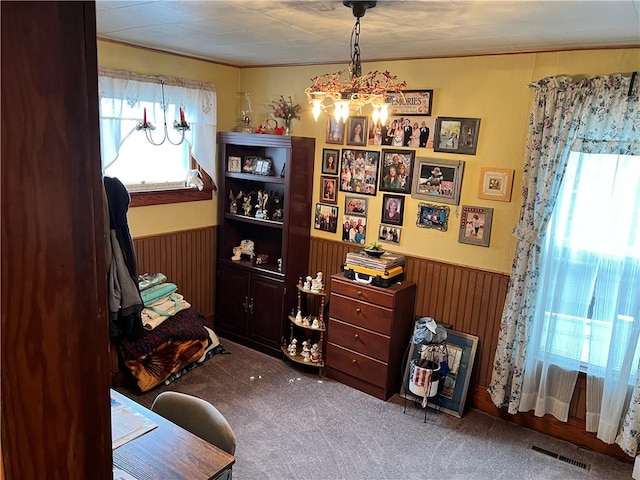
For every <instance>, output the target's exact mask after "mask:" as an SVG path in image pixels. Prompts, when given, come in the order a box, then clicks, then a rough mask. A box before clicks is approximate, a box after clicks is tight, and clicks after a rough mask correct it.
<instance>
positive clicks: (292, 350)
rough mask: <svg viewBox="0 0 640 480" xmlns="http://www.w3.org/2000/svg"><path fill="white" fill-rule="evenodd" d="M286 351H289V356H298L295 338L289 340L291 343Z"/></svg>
mask: <svg viewBox="0 0 640 480" xmlns="http://www.w3.org/2000/svg"><path fill="white" fill-rule="evenodd" d="M287 350H288V351H289V355H290V356H292V357H295V356H296V355H297V354H298V340H296V339H295V338H294V339H293V340H291V343H290V344H289V346H288V347H287Z"/></svg>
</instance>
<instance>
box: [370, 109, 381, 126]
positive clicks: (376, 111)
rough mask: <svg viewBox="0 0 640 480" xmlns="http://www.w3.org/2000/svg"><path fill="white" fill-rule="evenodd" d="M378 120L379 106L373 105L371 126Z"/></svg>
mask: <svg viewBox="0 0 640 480" xmlns="http://www.w3.org/2000/svg"><path fill="white" fill-rule="evenodd" d="M379 119H380V106H379V105H373V112H372V113H371V120H373V124H374V125H377V124H378V120H379Z"/></svg>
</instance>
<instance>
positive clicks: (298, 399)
mask: <svg viewBox="0 0 640 480" xmlns="http://www.w3.org/2000/svg"><path fill="white" fill-rule="evenodd" d="M220 341H221V343H222V345H223V347H224V348H225V349H226V350H227V351H228V352H229V353H230V354H229V355H223V354H220V355H216V356H214V357H213V358H212V359H211V360H209V361H208V362H206V363H205V364H204V365H202V366H201V367H198V368H196V369H194V370H192V371H191V372H189V373H187V374H186V375H184V376H182V377H180V378H178V379H177V380H175V381H174V382H173V383H171V384H169V385H166V386H165V385H162V386H160V387H157V388H155V389H154V390H152V391H150V392H147V393H144V394H141V393H139V392H136V391H135V390H133V389H128V388H126V387H119V388H118V389H117V390H119V391H120V392H121V393H123V394H125V395H126V396H128V397H130V398H132V399H133V400H135V401H137V402H138V403H141V404H142V405H145V406H146V407H151V404H152V402H153V399H154V398H155V397H156V396H157V395H158V394H159V393H160V392H163V391H167V390H173V391H178V392H183V393H188V394H191V395H195V396H198V397H200V398H203V399H205V400H208V401H209V402H211V403H212V404H213V405H215V406H216V408H217V409H218V410H219V411H220V412H221V413H222V414H223V415H224V416H225V417H226V418H227V420H228V421H229V423H230V424H231V427H232V428H233V430H234V433H235V435H236V437H237V449H236V454H235V457H236V463H235V465H234V466H233V478H234V480H249V479H251V480H253V479H261V480H289V479H291V480H324V479H332V480H342V479H344V480H360V479H363V480H364V479H374V480H386V479H416V480H417V479H420V480H430V479H434V480H436V479H437V480H447V479H452V480H453V479H461V480H462V479H464V480H467V479H469V480H475V479H478V480H483V479H487V480H489V479H491V480H494V479H504V480H512V479H515V478H517V479H518V480H534V479H535V480H556V479H557V480H567V479H572V480H573V479H575V480H581V479H585V480H586V479H592V480H595V479H599V480H600V479H602V480H609V479H610V480H614V479H630V478H631V472H632V470H633V465H631V464H628V463H624V462H621V461H619V460H616V459H613V458H611V457H608V456H606V455H602V454H600V453H596V452H592V451H589V450H585V449H582V448H579V447H577V446H575V445H573V444H571V443H568V442H564V441H561V440H557V439H555V438H552V437H549V436H547V435H543V434H541V433H538V432H535V431H533V430H530V429H527V428H524V427H521V426H519V425H515V424H512V423H510V422H507V421H505V420H501V419H498V418H495V417H493V416H491V415H488V414H485V413H483V412H480V411H478V410H475V409H468V410H467V411H466V412H465V414H464V415H463V417H462V418H455V417H453V416H451V415H448V414H446V413H443V412H434V411H433V410H432V409H429V410H428V411H427V416H426V423H425V422H424V418H425V417H424V410H423V409H421V408H420V407H419V405H414V404H413V403H409V404H408V406H407V408H406V413H404V410H405V408H404V407H405V400H404V398H402V397H400V396H399V395H396V396H394V397H392V398H391V399H390V400H389V401H387V402H384V401H382V400H379V399H377V398H375V397H372V396H370V395H367V394H365V393H362V392H360V391H358V390H355V389H353V388H350V387H348V386H346V385H343V384H341V383H339V382H336V381H334V380H331V379H327V378H323V379H319V378H318V375H317V373H316V371H314V370H310V369H306V368H305V367H304V366H298V365H294V364H292V363H291V362H288V361H284V360H279V359H276V358H272V357H269V356H267V355H264V354H262V353H259V352H256V351H254V350H252V349H249V348H246V347H244V346H242V345H239V344H236V343H233V342H231V341H228V340H225V339H223V338H221V339H220ZM534 446H535V447H539V448H541V449H544V450H547V451H550V452H555V453H557V454H558V455H559V456H563V457H566V459H569V460H575V461H576V462H580V463H583V464H586V467H587V468H586V469H584V468H582V467H580V466H577V465H576V464H575V463H574V462H570V461H562V460H559V459H558V458H552V457H551V456H549V455H547V454H544V453H540V452H539V451H537V450H534V449H532V447H534ZM163 480H174V479H163Z"/></svg>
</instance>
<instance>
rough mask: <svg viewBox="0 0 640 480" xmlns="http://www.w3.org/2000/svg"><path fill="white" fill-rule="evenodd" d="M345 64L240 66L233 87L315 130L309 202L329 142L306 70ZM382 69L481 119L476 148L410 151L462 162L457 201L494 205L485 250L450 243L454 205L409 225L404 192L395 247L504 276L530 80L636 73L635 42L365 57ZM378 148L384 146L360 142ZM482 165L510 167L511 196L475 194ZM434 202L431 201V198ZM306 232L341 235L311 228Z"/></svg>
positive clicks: (452, 109)
mask: <svg viewBox="0 0 640 480" xmlns="http://www.w3.org/2000/svg"><path fill="white" fill-rule="evenodd" d="M343 67H344V65H324V66H309V67H279V68H251V69H243V70H242V73H241V82H240V87H241V90H242V91H247V92H250V94H251V97H252V104H253V105H255V106H256V108H257V109H259V108H261V111H260V113H258V114H257V115H256V120H257V121H258V122H257V123H259V121H260V119H261V118H266V115H267V113H268V112H269V108H268V106H269V102H270V101H271V100H273V99H276V98H277V97H278V96H279V95H281V94H282V95H285V96H288V95H291V96H292V98H293V99H294V101H295V102H298V103H300V104H301V105H303V112H302V115H301V117H302V118H301V120H299V121H298V120H295V121H294V123H293V132H294V134H295V135H302V136H312V137H316V139H317V142H316V164H315V172H316V174H315V181H314V189H313V199H314V203H315V202H317V201H318V198H319V190H320V187H319V177H320V172H321V155H322V149H323V148H335V147H339V146H337V145H327V144H325V142H324V138H325V121H324V119H323V118H322V117H321V118H320V120H319V121H318V123H315V122H314V121H313V117H312V116H311V111H310V108H309V107H308V106H307V104H306V98H305V96H304V89H305V87H307V86H308V85H309V83H310V79H311V77H314V76H316V75H320V74H323V73H328V72H334V71H337V70H339V69H341V68H343ZM370 70H389V71H390V72H391V73H392V74H394V75H397V76H398V77H399V78H400V79H402V80H405V81H406V82H407V84H408V87H407V88H408V89H433V92H434V93H433V115H434V116H444V117H473V118H480V119H481V124H480V134H479V139H478V151H477V154H476V155H455V154H451V153H440V152H438V153H435V152H434V151H433V149H426V148H419V149H417V151H416V156H417V157H428V158H437V159H449V160H462V161H464V162H465V167H464V177H463V181H462V192H461V196H460V205H474V206H484V207H490V208H493V209H494V213H493V227H492V232H491V243H490V246H489V247H488V248H485V247H478V246H474V245H467V244H461V243H458V224H457V222H458V221H459V210H460V209H459V207H457V206H455V205H449V206H450V207H451V214H450V218H449V228H448V230H447V231H446V232H441V231H438V230H434V229H424V228H418V227H416V216H417V212H418V203H419V202H420V201H421V200H417V199H413V198H411V196H410V195H406V198H405V214H404V227H403V231H402V238H401V242H400V245H399V246H395V245H394V246H391V247H390V248H391V249H393V250H394V251H398V252H402V253H406V254H411V255H416V256H423V257H429V258H433V259H439V260H443V261H446V262H449V263H456V264H462V265H469V266H472V267H477V268H481V269H484V270H490V271H497V272H504V273H510V271H511V261H512V259H513V253H514V250H515V239H514V237H513V235H512V230H513V227H514V225H515V223H516V222H517V219H518V213H519V209H520V191H521V188H522V164H523V158H524V145H525V142H526V136H527V126H528V116H529V111H530V108H531V99H532V92H531V90H530V89H529V88H528V84H530V83H532V82H534V81H536V80H539V79H540V78H543V77H546V76H549V75H557V74H570V75H577V74H584V75H587V76H594V75H597V74H606V73H614V72H630V71H633V70H640V49H638V48H635V49H617V50H590V51H575V52H555V53H538V54H517V55H495V56H479V57H463V58H447V59H429V60H407V61H404V60H403V61H393V62H384V63H366V64H364V65H363V71H370ZM367 148H372V149H381V148H382V147H375V146H374V147H367ZM481 167H499V168H513V169H514V170H515V178H514V186H513V195H512V200H511V202H499V201H492V200H481V199H479V198H478V183H479V177H480V168H481ZM382 194H383V193H382V192H378V195H377V196H376V197H367V198H368V199H369V213H368V216H367V242H369V241H372V240H375V239H377V232H378V230H379V225H380V212H381V209H382ZM429 203H436V202H429ZM338 206H339V208H340V210H339V217H340V218H342V214H343V213H344V193H339V195H338ZM311 234H312V235H313V236H318V237H323V238H330V239H333V240H340V239H341V231H340V226H338V233H336V234H331V233H326V232H322V231H320V230H315V229H312V232H311Z"/></svg>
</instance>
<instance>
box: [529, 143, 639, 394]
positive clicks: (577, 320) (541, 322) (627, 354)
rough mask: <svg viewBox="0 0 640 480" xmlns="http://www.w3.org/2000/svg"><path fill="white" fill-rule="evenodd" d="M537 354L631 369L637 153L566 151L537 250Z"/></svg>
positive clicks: (605, 369)
mask: <svg viewBox="0 0 640 480" xmlns="http://www.w3.org/2000/svg"><path fill="white" fill-rule="evenodd" d="M541 259H542V262H541V270H540V285H541V288H540V290H539V295H538V299H537V302H536V310H535V312H536V313H535V316H534V322H535V325H536V326H537V329H538V334H539V335H540V342H539V354H538V356H539V358H545V357H546V358H547V359H548V360H550V361H551V362H552V363H553V364H555V365H558V366H560V367H563V368H565V369H573V370H582V371H584V372H588V373H590V374H593V375H595V376H599V377H604V376H605V374H607V373H611V372H615V373H616V374H617V375H619V374H620V373H621V372H623V371H625V370H626V372H625V377H626V378H627V383H629V384H631V385H633V384H634V383H635V380H636V373H637V369H638V360H639V359H640V356H639V349H638V333H639V328H638V326H636V324H637V323H640V319H638V318H637V317H638V313H639V308H640V157H634V156H630V155H627V156H625V155H604V154H586V153H577V152H572V153H571V154H570V155H569V158H568V161H567V168H566V171H565V175H564V178H563V180H562V184H561V186H560V190H559V192H558V199H557V203H556V206H555V208H554V211H553V214H552V216H551V219H550V222H549V227H548V231H547V234H546V237H545V241H544V244H543V246H542V250H541Z"/></svg>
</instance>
